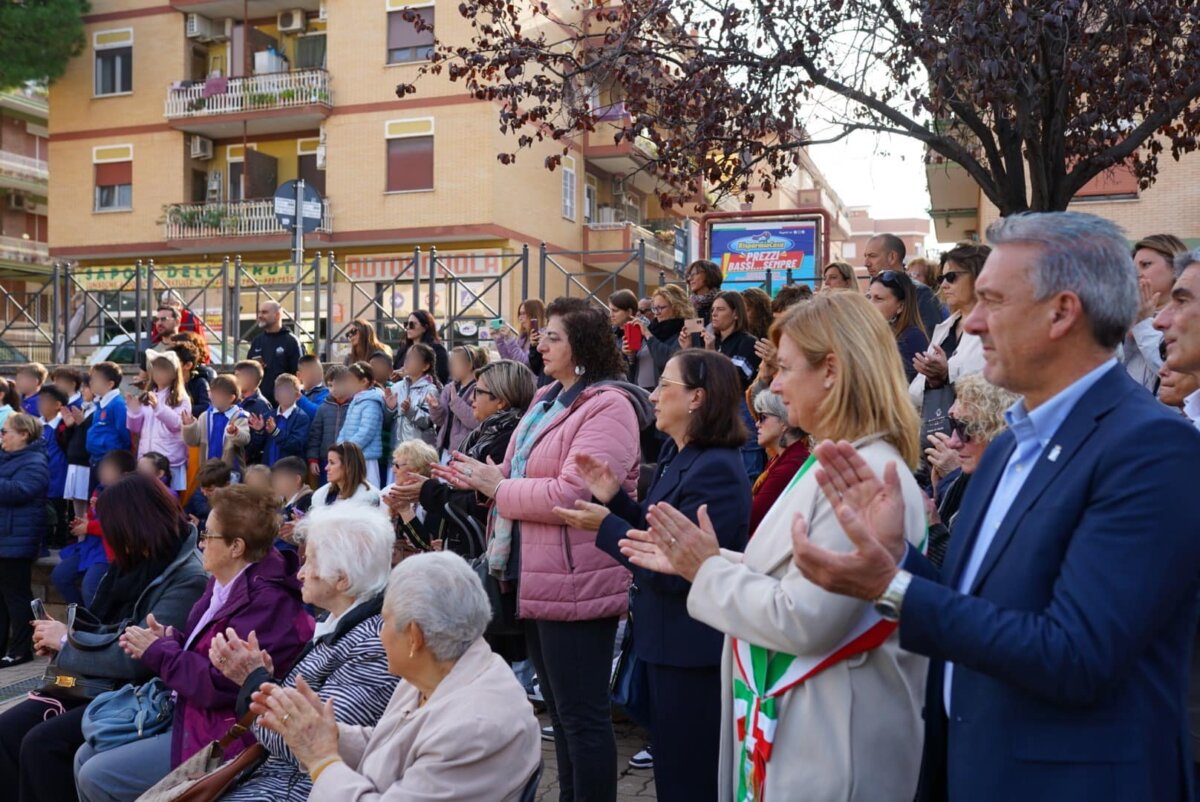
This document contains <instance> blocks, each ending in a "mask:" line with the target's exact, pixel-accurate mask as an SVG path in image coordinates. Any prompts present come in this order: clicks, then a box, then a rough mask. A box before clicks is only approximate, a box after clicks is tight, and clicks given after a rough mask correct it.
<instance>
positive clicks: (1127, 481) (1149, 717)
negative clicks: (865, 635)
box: [900, 365, 1200, 802]
mask: <svg viewBox="0 0 1200 802" xmlns="http://www.w3.org/2000/svg"><path fill="white" fill-rule="evenodd" d="M1015 442H1016V441H1015V438H1014V437H1013V435H1012V433H1011V432H1005V433H1004V434H1002V435H1001V436H1000V437H998V438H997V439H996V440H995V441H994V442H993V443H992V444H991V445H990V446H989V447H988V449H987V451H986V453H985V454H984V456H983V459H982V460H981V461H980V465H979V469H978V470H977V471H976V473H975V476H974V477H973V478H972V480H971V484H970V485H969V487H968V488H967V491H966V495H965V497H964V499H963V503H962V507H961V508H960V512H959V517H958V520H957V522H956V525H955V528H954V536H953V537H952V538H951V540H950V546H949V550H948V552H947V554H946V562H945V566H944V567H943V569H942V571H941V575H940V576H939V573H938V571H937V570H936V569H934V568H933V567H932V566H931V565H929V563H928V562H927V561H925V560H924V558H922V557H921V556H920V555H919V554H914V553H912V551H911V550H910V554H909V556H908V557H907V558H906V560H905V568H907V569H908V570H910V571H912V572H913V574H914V578H913V580H912V584H911V585H910V586H909V589H908V593H907V595H906V597H905V600H904V610H903V614H902V615H901V619H900V644H901V646H903V647H904V648H905V649H908V650H910V651H913V652H917V653H919V654H925V655H929V656H930V657H931V658H933V660H932V661H931V663H930V667H929V685H928V689H927V696H926V709H925V723H926V733H925V757H924V765H923V767H922V777H921V789H920V792H919V793H918V799H919V800H947V799H949V800H970V802H1012V801H1013V800H1020V802H1038V800H1046V802H1051V801H1053V802H1063V801H1064V800H1072V801H1073V800H1080V801H1081V802H1082V800H1087V802H1105V800H1112V802H1133V801H1134V800H1139V801H1141V800H1145V802H1150V800H1154V802H1176V801H1177V800H1191V799H1192V798H1193V797H1192V792H1191V783H1192V778H1191V770H1192V769H1191V766H1192V755H1191V744H1190V741H1189V740H1188V738H1187V719H1186V704H1185V701H1186V698H1187V686H1188V668H1187V667H1188V657H1189V654H1190V653H1191V646H1192V637H1193V635H1194V633H1195V632H1196V622H1197V612H1198V611H1197V591H1198V590H1200V510H1197V507H1196V498H1197V494H1196V478H1197V477H1198V476H1200V433H1198V432H1197V431H1196V429H1195V428H1194V427H1193V426H1191V425H1190V424H1189V423H1188V422H1187V421H1186V420H1185V419H1184V418H1182V417H1180V416H1179V415H1178V414H1177V413H1174V412H1171V411H1169V410H1167V408H1166V407H1165V406H1163V405H1161V404H1159V403H1158V402H1157V401H1156V400H1155V399H1154V398H1153V397H1152V396H1151V395H1150V394H1149V393H1147V392H1146V391H1145V389H1144V388H1143V387H1142V386H1141V385H1139V384H1137V383H1136V382H1134V381H1133V380H1132V379H1130V378H1129V376H1128V374H1127V373H1126V371H1125V370H1124V368H1122V367H1121V366H1120V365H1118V366H1116V367H1114V368H1113V369H1112V370H1110V371H1109V372H1107V373H1105V374H1104V375H1103V376H1102V377H1101V378H1100V380H1099V381H1098V382H1097V383H1096V384H1095V386H1093V387H1092V388H1091V389H1090V390H1089V391H1088V392H1087V393H1086V394H1085V395H1084V396H1083V398H1081V399H1080V400H1079V403H1078V404H1077V405H1076V407H1075V408H1074V410H1072V412H1071V413H1070V415H1069V416H1068V417H1067V419H1066V420H1065V421H1064V422H1063V424H1062V426H1061V427H1060V428H1059V430H1058V431H1057V432H1056V433H1055V434H1054V436H1053V438H1052V439H1051V440H1050V445H1049V447H1048V448H1046V449H1045V451H1044V452H1043V453H1042V456H1041V457H1040V459H1039V460H1038V462H1037V463H1035V465H1034V467H1033V469H1032V472H1031V473H1030V476H1029V478H1028V480H1027V481H1026V482H1025V484H1024V486H1023V487H1022V488H1021V492H1020V493H1019V494H1018V496H1017V498H1016V499H1015V501H1014V503H1013V505H1012V507H1011V508H1010V510H1009V511H1008V514H1007V515H1006V516H1005V518H1004V520H1003V521H1002V522H1001V524H1000V528H999V530H998V531H997V532H996V536H995V539H994V540H993V542H992V544H991V546H990V547H989V549H988V551H987V554H986V556H985V558H984V561H983V563H982V565H981V566H980V569H979V573H978V575H977V577H976V579H975V581H974V584H973V586H972V587H971V588H970V594H969V595H962V594H960V593H958V592H957V590H956V588H957V586H958V583H959V580H960V576H961V573H962V570H963V568H964V566H965V565H966V563H967V560H968V556H969V554H970V552H971V549H972V546H973V544H974V542H975V538H976V536H977V535H978V531H979V526H980V522H981V520H982V519H983V517H984V514H985V513H986V511H987V507H988V505H989V503H990V501H991V497H992V494H993V493H994V492H995V488H996V485H997V483H998V481H999V479H1000V476H1001V474H1002V472H1003V471H1004V467H1005V465H1006V464H1007V463H1008V460H1009V457H1010V456H1011V455H1012V452H1013V449H1014V448H1015ZM946 660H949V661H952V662H953V663H954V664H955V667H954V679H953V683H952V686H951V692H952V698H951V704H950V708H951V710H950V712H951V718H950V719H949V720H947V718H946V714H945V706H944V704H943V701H942V700H943V678H944V674H945V664H944V661H946Z"/></svg>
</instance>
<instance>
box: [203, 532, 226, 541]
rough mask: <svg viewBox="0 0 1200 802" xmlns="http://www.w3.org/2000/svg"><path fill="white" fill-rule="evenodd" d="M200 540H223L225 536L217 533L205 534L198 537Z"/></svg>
mask: <svg viewBox="0 0 1200 802" xmlns="http://www.w3.org/2000/svg"><path fill="white" fill-rule="evenodd" d="M199 539H200V540H224V539H225V536H224V535H222V534H221V533H219V532H205V533H204V534H203V535H201V536H200V538H199Z"/></svg>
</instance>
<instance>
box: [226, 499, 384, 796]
mask: <svg viewBox="0 0 1200 802" xmlns="http://www.w3.org/2000/svg"><path fill="white" fill-rule="evenodd" d="M296 537H297V539H298V540H302V541H303V542H304V543H306V544H307V561H306V562H305V564H304V567H303V568H301V569H300V573H299V576H300V579H301V581H302V582H303V583H304V588H303V593H304V601H305V602H307V603H308V604H311V605H313V606H315V607H319V608H321V609H323V610H326V611H327V612H328V614H329V615H328V617H327V618H325V620H324V621H321V622H319V623H318V624H317V629H316V632H315V633H314V636H313V640H312V642H311V643H309V645H308V647H307V649H306V650H305V651H304V652H303V653H302V654H301V656H300V659H299V660H298V661H297V662H296V665H295V666H294V667H293V668H292V670H291V672H289V673H288V675H287V677H285V678H284V680H283V683H282V686H283V687H285V688H293V687H295V686H296V684H297V681H298V678H299V677H301V676H303V677H304V681H305V682H306V683H307V686H308V688H310V689H311V690H310V692H311V693H315V694H316V695H317V697H318V698H320V699H321V700H322V701H323V702H328V703H330V704H332V705H333V712H334V715H336V716H337V719H338V721H341V722H343V723H345V724H348V725H358V726H363V727H371V726H374V725H375V724H376V723H377V722H378V721H379V718H380V716H382V715H383V711H384V710H385V709H386V707H387V700H388V698H389V697H390V696H391V694H392V692H393V691H394V690H395V687H396V677H394V676H393V675H391V674H390V673H388V658H387V655H386V654H385V653H384V650H383V644H382V643H380V641H379V629H380V626H381V625H382V623H383V618H382V616H381V615H380V612H381V608H382V605H383V591H384V588H386V587H387V580H388V569H389V567H390V565H391V556H392V540H393V538H394V535H393V533H392V526H391V523H390V522H389V521H388V518H387V515H386V513H384V512H383V511H382V510H380V509H377V508H374V507H368V506H364V505H358V504H339V505H336V506H332V507H322V508H318V509H314V510H313V511H312V514H311V515H309V516H308V517H307V518H305V519H304V520H303V521H301V522H300V523H299V524H298V525H297V527H296ZM209 656H210V658H211V659H212V662H213V665H215V666H217V668H218V669H220V671H221V673H222V674H224V675H225V676H226V677H227V678H229V679H231V680H233V681H234V682H236V683H238V684H239V685H240V686H241V692H240V693H239V695H238V715H239V716H242V715H244V714H245V712H246V711H247V710H248V709H249V706H250V696H251V694H252V693H253V692H254V691H256V690H258V689H259V688H260V687H261V686H262V684H263V683H270V682H273V680H272V677H273V676H274V671H273V666H272V664H271V658H270V655H268V654H267V653H266V652H265V651H261V650H260V649H259V648H258V644H257V642H256V639H255V636H254V633H251V634H250V636H249V638H248V640H246V641H243V640H241V639H240V638H239V637H238V636H237V634H236V633H235V632H233V631H232V630H229V631H228V632H227V633H226V634H225V635H217V636H216V638H215V639H214V640H213V644H212V647H211V649H210V650H209ZM254 734H255V736H256V737H257V738H258V740H259V742H260V743H262V745H263V746H264V747H266V750H267V754H268V757H267V760H266V762H265V763H263V764H262V765H261V766H259V767H258V769H257V770H255V771H254V772H253V773H252V774H250V775H249V776H248V777H247V778H246V779H245V780H244V781H243V782H242V783H241V784H240V785H238V786H237V787H236V788H234V789H233V790H232V791H230V792H229V793H228V794H226V795H225V796H223V797H221V798H222V799H223V800H236V802H303V800H305V799H308V796H309V792H310V791H311V790H312V781H311V780H310V779H309V776H308V773H307V772H306V771H305V770H304V769H303V768H302V767H301V765H300V762H299V759H298V757H297V755H296V754H295V753H293V752H292V750H290V749H289V748H288V745H287V744H286V743H285V742H284V740H283V738H281V737H280V736H279V735H278V734H276V733H274V732H271V731H270V730H267V729H264V728H263V727H261V726H255V728H254Z"/></svg>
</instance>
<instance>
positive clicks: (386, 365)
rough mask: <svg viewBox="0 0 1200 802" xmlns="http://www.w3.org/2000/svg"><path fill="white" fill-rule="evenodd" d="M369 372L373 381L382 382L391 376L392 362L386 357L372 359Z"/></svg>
mask: <svg viewBox="0 0 1200 802" xmlns="http://www.w3.org/2000/svg"><path fill="white" fill-rule="evenodd" d="M370 364H371V374H372V375H373V376H374V377H375V381H377V382H380V383H383V382H386V381H387V380H388V379H390V378H391V377H392V363H391V362H390V361H389V360H387V359H379V358H376V359H372V360H371V363H370Z"/></svg>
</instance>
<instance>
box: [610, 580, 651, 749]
mask: <svg viewBox="0 0 1200 802" xmlns="http://www.w3.org/2000/svg"><path fill="white" fill-rule="evenodd" d="M636 592H637V585H630V587H629V597H630V605H629V609H630V613H629V616H628V617H627V618H626V619H625V635H624V636H623V637H622V638H621V651H620V654H618V655H617V659H616V660H614V661H613V672H612V679H611V680H610V682H609V686H608V690H609V696H610V697H611V698H612V701H613V703H614V704H616V705H619V706H620V707H621V708H622V709H623V710H624V711H625V712H626V713H627V714H628V715H629V717H630V718H632V719H633V720H634V721H636V722H637V723H638V724H640V725H642V726H643V727H646V728H647V729H648V728H649V726H650V692H649V688H648V687H647V685H648V683H647V680H646V664H645V663H644V662H643V661H642V660H641V658H639V657H638V656H637V655H636V654H634V652H633V638H634V634H633V612H632V611H633V604H632V601H633V596H634V594H635V593H636Z"/></svg>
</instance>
